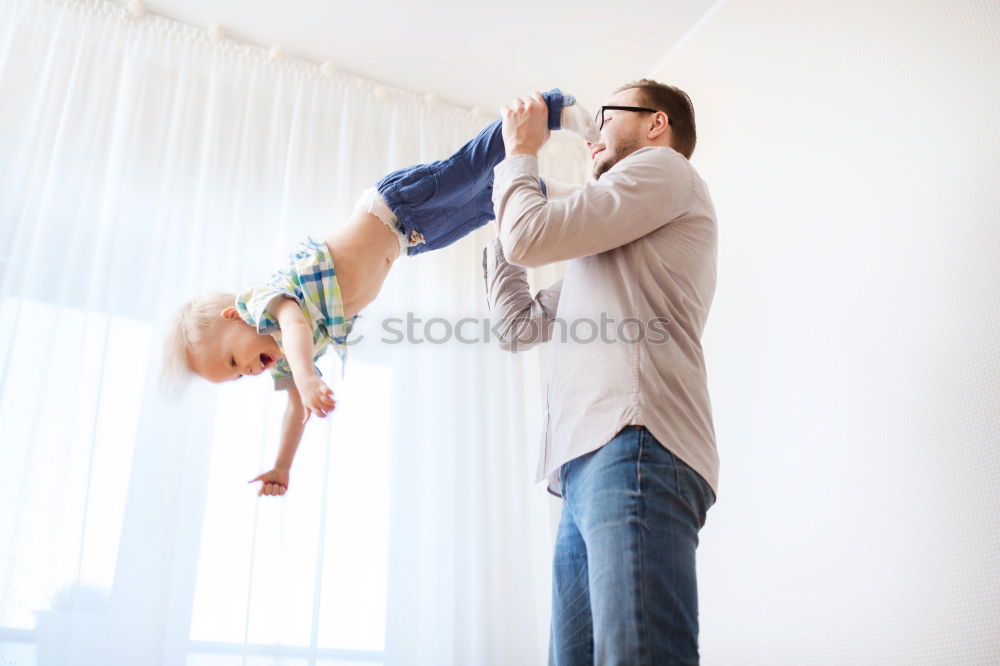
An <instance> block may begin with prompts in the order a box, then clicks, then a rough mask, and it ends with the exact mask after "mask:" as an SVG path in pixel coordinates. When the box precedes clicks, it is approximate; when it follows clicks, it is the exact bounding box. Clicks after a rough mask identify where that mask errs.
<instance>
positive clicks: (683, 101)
mask: <svg viewBox="0 0 1000 666" xmlns="http://www.w3.org/2000/svg"><path fill="white" fill-rule="evenodd" d="M633 88H635V89H637V90H639V91H640V92H639V94H640V96H641V101H640V102H639V103H640V104H642V105H643V106H648V107H650V108H651V109H656V110H657V111H663V112H664V113H666V114H667V117H668V118H670V129H671V130H672V131H673V137H674V138H673V142H672V144H671V145H672V147H673V149H674V150H676V151H677V152H678V153H680V154H681V155H683V156H684V157H686V158H688V159H691V154H692V153H693V152H694V144H695V143H696V142H697V140H698V135H697V132H695V127H694V106H693V105H692V104H691V98H690V97H688V95H687V93H686V92H684V91H683V90H681V89H680V88H675V87H674V86H668V85H666V84H665V83H660V82H658V81H654V80H652V79H639V80H638V81H632V82H631V83H626V84H625V85H623V86H622V87H621V88H619V89H618V90H616V91H615V92H616V93H619V92H621V91H623V90H631V89H633Z"/></svg>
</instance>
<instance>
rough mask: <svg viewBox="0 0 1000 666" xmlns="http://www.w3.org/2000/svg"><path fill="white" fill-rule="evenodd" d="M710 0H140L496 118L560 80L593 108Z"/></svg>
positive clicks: (662, 52)
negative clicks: (519, 99)
mask: <svg viewBox="0 0 1000 666" xmlns="http://www.w3.org/2000/svg"><path fill="white" fill-rule="evenodd" d="M713 4H717V2H713V0H632V1H628V2H611V1H610V0H603V1H600V2H598V1H597V0H578V1H576V2H569V1H567V0H540V1H537V0H536V1H532V0H506V1H505V2H504V3H485V2H479V1H474V0H466V1H464V2H463V1H459V0H430V1H428V2H417V1H408V0H379V1H378V2H373V1H368V2H363V1H356V2H352V3H349V4H348V3H346V2H341V1H338V0H284V2H280V3H279V2H275V1H274V0H241V1H239V2H237V1H236V0H146V1H144V2H143V5H144V6H145V7H146V9H147V11H150V12H153V13H156V14H160V15H162V16H166V17H169V18H172V19H176V20H179V21H183V22H185V23H191V24H194V25H198V26H206V27H207V26H210V25H212V24H218V25H219V26H221V27H222V28H223V29H224V30H225V32H226V34H227V35H229V36H232V37H234V38H237V39H240V40H244V41H248V42H252V43H255V44H260V45H262V46H271V45H273V44H278V45H280V46H281V47H282V49H283V50H284V51H285V53H287V54H288V55H289V56H297V57H302V58H307V59H309V60H314V61H317V62H320V61H324V60H328V61H331V62H332V63H333V64H334V65H335V66H336V67H337V69H338V70H341V71H344V72H348V73H351V74H356V75H359V76H363V77H365V78H369V79H373V80H375V81H378V82H381V83H385V84H388V85H390V86H394V87H398V88H402V89H405V90H408V91H412V92H421V93H423V92H434V93H436V94H437V95H438V96H440V97H441V98H442V99H443V100H445V101H448V102H451V103H454V104H459V105H461V106H466V107H472V106H480V107H482V108H483V109H484V110H486V111H487V112H488V113H490V114H495V113H497V110H498V108H499V106H500V105H501V104H506V103H507V102H508V101H509V100H510V99H511V98H512V97H514V96H515V95H523V94H527V93H529V92H530V91H532V90H546V89H548V88H552V87H560V88H562V89H563V90H565V91H569V92H572V93H574V94H576V95H577V97H578V98H579V99H580V101H581V102H582V103H583V104H584V105H585V106H589V107H591V108H593V107H595V106H597V105H599V104H600V103H601V102H602V101H603V100H604V99H605V98H606V97H607V96H608V95H609V94H610V93H611V92H612V91H613V90H614V89H615V88H616V87H617V86H619V85H621V84H622V83H625V82H626V81H629V80H632V79H637V78H641V77H643V76H647V75H649V74H650V73H651V72H652V71H653V70H654V69H655V68H656V67H657V65H659V64H660V63H661V61H662V60H663V59H664V57H665V56H667V54H668V53H670V52H671V50H672V49H673V48H674V47H675V46H677V45H678V43H680V42H681V41H682V40H683V39H684V38H685V36H686V35H687V34H688V33H689V32H690V31H691V30H692V29H693V28H694V27H695V26H696V25H697V24H698V22H699V19H701V18H702V17H703V16H707V15H709V14H710V13H711V10H712V5H713Z"/></svg>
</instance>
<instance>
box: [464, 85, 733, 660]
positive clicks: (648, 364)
mask: <svg viewBox="0 0 1000 666" xmlns="http://www.w3.org/2000/svg"><path fill="white" fill-rule="evenodd" d="M502 115H503V138H504V144H505V147H506V154H507V157H506V159H505V160H504V161H503V162H502V163H501V164H499V165H498V166H497V167H496V169H495V176H496V177H495V181H494V185H493V203H494V207H495V211H496V215H497V226H498V231H499V233H498V238H497V240H495V241H494V242H493V243H492V244H491V245H489V246H487V247H486V249H485V252H484V258H483V264H484V272H485V277H486V284H487V292H488V296H489V302H490V308H491V310H492V312H493V314H494V316H495V318H498V319H500V320H502V322H503V325H502V326H501V329H502V330H503V331H504V333H503V339H502V345H503V346H504V347H505V348H507V349H511V350H517V349H523V348H526V347H529V346H531V345H533V344H536V343H538V342H543V341H551V344H552V345H553V349H552V354H551V373H550V377H549V382H548V395H547V401H546V402H547V404H546V410H545V427H544V433H543V442H542V451H541V456H540V461H539V480H541V479H543V478H544V479H546V480H547V481H548V489H549V491H550V492H551V493H553V494H555V495H557V496H561V497H562V499H563V507H562V517H561V521H560V525H559V530H558V535H557V537H556V546H555V554H554V558H553V570H552V575H553V581H552V587H553V589H552V604H553V608H552V630H551V639H550V650H549V661H550V664H555V665H563V664H569V665H573V666H575V665H578V664H591V663H597V664H628V665H629V666H636V665H639V664H649V665H653V664H656V665H660V664H696V663H698V593H697V582H696V578H695V549H696V548H697V545H698V531H699V530H700V528H701V527H702V526H703V525H704V523H705V516H706V513H707V512H708V509H709V508H710V507H711V506H712V505H713V504H714V503H715V497H716V496H715V491H716V489H717V486H718V473H719V459H718V454H717V451H716V446H715V432H714V428H713V424H712V416H711V405H710V402H709V395H708V388H707V376H706V370H705V363H704V358H703V355H702V350H701V342H700V338H701V334H702V330H703V329H704V325H705V320H706V318H707V316H708V311H709V308H710V306H711V302H712V297H713V295H714V293H715V279H716V220H715V211H714V208H713V206H712V201H711V198H710V196H709V193H708V189H707V187H706V185H705V183H704V181H702V179H701V177H700V176H699V175H698V174H697V172H696V171H695V170H694V168H693V167H692V166H691V164H690V162H689V161H688V158H690V156H691V153H692V151H693V150H694V145H695V139H696V136H695V124H694V111H693V109H692V107H691V102H690V99H689V98H688V96H687V95H686V94H685V93H684V92H682V91H680V90H678V89H676V88H673V87H671V86H666V85H663V84H660V83H657V82H655V81H651V80H647V79H643V80H640V81H636V82H634V83H629V84H627V85H625V86H623V87H622V88H620V89H619V90H618V91H617V92H616V93H615V94H614V95H613V96H612V97H611V98H610V99H609V100H608V102H607V104H606V105H605V106H603V107H602V108H601V110H600V111H599V112H598V118H597V122H598V123H599V125H600V131H601V138H600V140H599V142H598V143H593V144H587V145H588V147H589V149H590V152H591V160H592V162H593V172H594V177H595V178H596V180H595V181H594V182H590V183H587V184H586V185H584V186H582V187H580V188H578V189H576V190H575V191H573V192H572V193H570V194H568V196H564V197H563V198H557V197H558V196H559V189H560V188H558V187H556V186H554V185H556V184H550V183H548V182H546V185H547V186H549V187H548V192H549V195H550V197H552V198H550V199H547V198H546V196H545V195H544V194H543V193H542V191H541V190H540V188H539V184H538V165H537V158H536V156H537V153H538V150H539V149H540V148H541V147H542V145H543V144H544V143H545V142H546V141H547V140H548V131H547V130H546V125H545V116H546V112H545V105H544V103H543V102H542V101H541V98H540V96H539V95H537V94H535V95H534V96H533V97H532V98H521V99H518V100H514V101H513V102H512V103H511V106H510V107H509V108H506V107H505V108H504V109H503V110H502ZM560 260H569V263H568V265H567V268H566V274H565V277H564V278H563V279H562V280H560V281H559V282H558V283H556V284H555V285H553V286H551V287H549V288H547V289H542V290H541V291H539V292H538V293H537V294H536V295H535V297H534V298H532V297H531V295H530V293H529V290H528V283H527V280H526V278H525V271H524V268H522V267H535V266H541V265H543V264H548V263H550V262H554V261H560ZM594 331H600V338H599V339H595V336H594V334H593V333H594Z"/></svg>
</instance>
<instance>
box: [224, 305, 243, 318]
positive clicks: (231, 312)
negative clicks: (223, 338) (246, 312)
mask: <svg viewBox="0 0 1000 666" xmlns="http://www.w3.org/2000/svg"><path fill="white" fill-rule="evenodd" d="M220 316H221V317H222V318H223V319H228V320H229V321H237V320H239V319H240V313H239V312H237V311H236V308H234V307H232V306H230V307H228V308H226V309H225V310H223V311H222V314H221V315H220ZM241 321H242V320H241Z"/></svg>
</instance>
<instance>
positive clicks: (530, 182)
mask: <svg viewBox="0 0 1000 666" xmlns="http://www.w3.org/2000/svg"><path fill="white" fill-rule="evenodd" d="M494 175H495V179H494V183H493V207H494V210H495V211H496V214H497V215H496V219H497V228H498V231H499V239H500V244H501V245H502V247H503V251H504V255H505V256H506V258H507V260H508V261H510V262H511V263H514V264H517V265H520V266H527V267H536V266H543V265H545V264H549V263H552V262H555V261H563V260H566V259H574V258H576V257H585V256H589V255H592V254H597V253H599V252H604V251H606V250H611V249H613V248H616V247H619V246H622V245H625V244H626V243H630V242H632V241H634V240H636V239H637V238H641V237H642V236H645V235H646V234H648V233H650V232H651V231H654V230H655V229H657V228H659V227H661V226H663V225H664V224H668V223H670V222H672V221H673V220H676V219H677V218H679V217H681V216H682V215H683V214H684V213H685V212H686V211H687V210H688V208H689V207H690V203H691V200H692V192H693V188H694V183H695V181H694V171H693V169H692V168H691V165H690V164H689V163H688V161H687V160H686V159H685V158H684V156H683V155H681V154H680V153H678V152H676V151H674V150H672V149H669V148H658V147H647V148H643V149H640V150H638V151H636V152H635V153H633V154H631V155H629V156H628V157H626V158H625V159H623V160H622V161H621V162H619V163H618V164H616V165H615V166H613V167H612V168H611V169H609V170H608V171H607V172H606V173H605V174H603V175H602V176H601V178H600V179H599V180H597V181H594V182H589V183H587V184H585V185H584V186H583V187H581V188H580V189H579V190H577V191H575V192H573V193H572V194H570V195H569V196H567V197H565V198H562V199H546V198H545V196H544V195H543V194H542V193H541V190H540V189H539V187H538V159H537V158H536V157H535V156H534V155H512V156H510V157H508V158H507V159H505V160H504V161H503V162H501V163H500V164H498V165H497V166H496V168H495V169H494Z"/></svg>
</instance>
